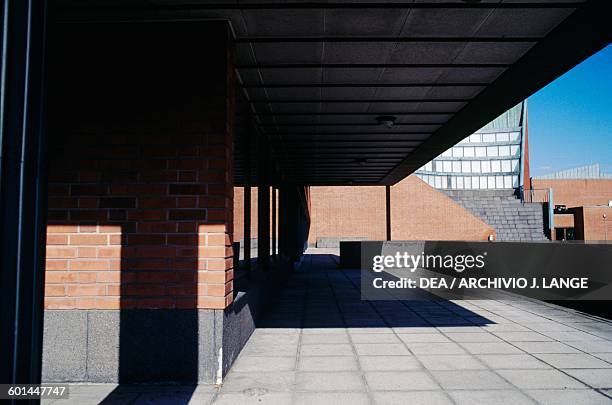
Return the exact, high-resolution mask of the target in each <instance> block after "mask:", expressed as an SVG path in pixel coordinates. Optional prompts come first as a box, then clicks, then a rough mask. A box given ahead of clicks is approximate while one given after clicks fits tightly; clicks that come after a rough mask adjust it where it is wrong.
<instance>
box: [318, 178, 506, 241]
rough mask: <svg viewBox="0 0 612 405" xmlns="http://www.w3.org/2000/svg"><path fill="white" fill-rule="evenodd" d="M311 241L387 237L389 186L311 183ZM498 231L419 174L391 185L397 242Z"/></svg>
mask: <svg viewBox="0 0 612 405" xmlns="http://www.w3.org/2000/svg"><path fill="white" fill-rule="evenodd" d="M310 196H311V198H310V202H311V221H312V222H311V225H310V235H309V238H308V241H309V242H310V243H315V242H316V240H317V238H319V237H350V236H352V237H366V238H368V239H371V240H384V239H385V238H386V213H385V188H384V187H382V186H380V187H311V188H310ZM489 235H495V231H494V230H493V228H491V227H490V226H489V225H488V224H486V223H484V222H483V221H482V220H480V219H479V218H477V217H475V216H474V215H472V214H471V213H470V212H469V211H467V210H466V209H465V208H463V207H462V206H460V205H459V204H457V203H455V202H454V201H453V200H452V199H450V198H448V197H447V196H445V195H444V194H442V193H441V192H439V191H438V190H436V189H434V188H432V187H430V186H428V185H427V184H426V183H424V182H423V181H421V180H420V179H418V178H417V177H416V176H409V177H407V178H406V179H404V180H402V181H401V182H399V183H398V184H396V185H395V186H393V187H391V236H392V239H393V240H486V239H487V237H488V236H489Z"/></svg>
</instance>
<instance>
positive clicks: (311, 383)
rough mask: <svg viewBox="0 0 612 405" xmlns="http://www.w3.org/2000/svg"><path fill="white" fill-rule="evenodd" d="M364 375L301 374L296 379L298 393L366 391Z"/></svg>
mask: <svg viewBox="0 0 612 405" xmlns="http://www.w3.org/2000/svg"><path fill="white" fill-rule="evenodd" d="M365 389H366V388H365V383H364V381H363V378H362V375H361V374H360V373H357V372H349V371H337V372H324V373H322V372H299V373H297V378H296V390H298V391H315V392H323V391H348V392H359V391H365Z"/></svg>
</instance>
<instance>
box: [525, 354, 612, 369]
mask: <svg viewBox="0 0 612 405" xmlns="http://www.w3.org/2000/svg"><path fill="white" fill-rule="evenodd" d="M534 356H536V357H537V358H539V359H540V360H542V361H545V362H546V363H548V364H550V365H551V366H553V367H555V368H612V364H610V363H608V362H605V361H603V360H601V359H598V358H596V357H593V356H591V355H589V354H586V353H539V354H534Z"/></svg>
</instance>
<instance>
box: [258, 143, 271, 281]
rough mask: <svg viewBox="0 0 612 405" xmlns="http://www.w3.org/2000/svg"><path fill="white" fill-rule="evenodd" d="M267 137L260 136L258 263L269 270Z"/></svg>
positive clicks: (263, 268) (261, 267)
mask: <svg viewBox="0 0 612 405" xmlns="http://www.w3.org/2000/svg"><path fill="white" fill-rule="evenodd" d="M268 146H269V145H268V144H267V142H266V140H265V138H264V137H263V136H262V135H260V138H259V148H258V150H259V156H258V158H259V159H258V168H257V169H258V170H257V174H258V189H257V212H258V215H257V265H258V267H259V268H260V269H262V270H267V269H268V268H269V265H270V180H269V173H270V170H269V168H270V166H269V151H268Z"/></svg>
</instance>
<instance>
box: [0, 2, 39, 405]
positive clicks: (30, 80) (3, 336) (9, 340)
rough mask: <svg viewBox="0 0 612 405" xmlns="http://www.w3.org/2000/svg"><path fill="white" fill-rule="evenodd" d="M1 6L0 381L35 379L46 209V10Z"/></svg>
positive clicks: (30, 5)
mask: <svg viewBox="0 0 612 405" xmlns="http://www.w3.org/2000/svg"><path fill="white" fill-rule="evenodd" d="M2 7H3V10H2V14H1V16H2V24H3V30H2V40H1V41H2V42H1V45H2V60H1V62H0V63H1V71H0V72H1V76H0V359H1V360H0V362H1V364H2V365H1V366H0V383H4V384H16V383H21V384H24V383H31V384H37V383H40V380H41V362H42V361H41V359H42V332H43V331H42V326H43V299H44V258H45V224H46V212H47V207H46V202H47V192H46V183H47V181H46V177H45V173H46V145H45V136H44V127H45V120H44V117H45V108H44V106H45V77H44V72H45V59H46V58H45V47H46V44H45V38H46V12H47V10H46V2H45V1H44V0H40V1H36V0H30V1H25V0H4V1H3V3H2ZM13 402H14V403H16V401H11V402H10V403H13ZM37 402H38V401H32V403H37ZM19 403H23V402H22V401H19Z"/></svg>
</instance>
